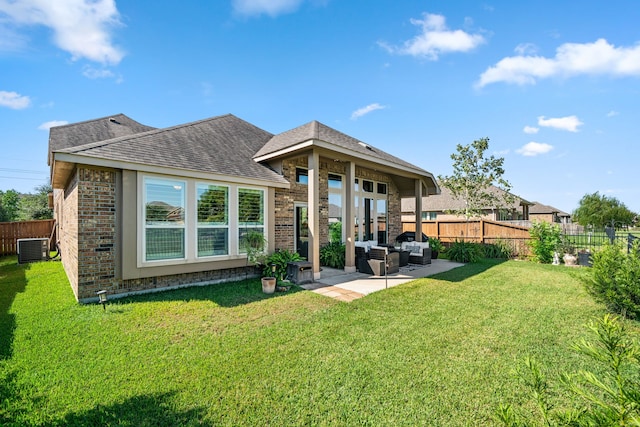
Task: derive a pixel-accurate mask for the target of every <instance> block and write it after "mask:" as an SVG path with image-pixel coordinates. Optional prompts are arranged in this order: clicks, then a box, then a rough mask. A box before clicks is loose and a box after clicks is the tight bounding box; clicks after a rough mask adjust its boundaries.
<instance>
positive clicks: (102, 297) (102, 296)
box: [96, 289, 107, 310]
mask: <svg viewBox="0 0 640 427" xmlns="http://www.w3.org/2000/svg"><path fill="white" fill-rule="evenodd" d="M96 294H97V295H98V302H99V303H100V304H102V309H103V310H106V309H107V307H106V304H107V291H105V290H104V289H103V290H101V291H96Z"/></svg>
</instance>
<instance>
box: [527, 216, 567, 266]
mask: <svg viewBox="0 0 640 427" xmlns="http://www.w3.org/2000/svg"><path fill="white" fill-rule="evenodd" d="M529 235H530V236H531V240H529V247H530V248H531V252H533V260H534V261H537V262H539V263H542V264H550V263H551V262H552V261H553V253H554V252H555V251H556V249H557V248H558V246H559V245H560V227H559V226H558V225H557V224H550V223H548V222H544V221H539V222H534V223H533V225H532V226H531V228H530V229H529Z"/></svg>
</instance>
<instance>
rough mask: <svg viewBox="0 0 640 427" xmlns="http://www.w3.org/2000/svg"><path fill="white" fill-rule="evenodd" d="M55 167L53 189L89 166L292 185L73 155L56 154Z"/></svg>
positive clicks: (282, 184) (62, 185)
mask: <svg viewBox="0 0 640 427" xmlns="http://www.w3.org/2000/svg"><path fill="white" fill-rule="evenodd" d="M52 158H53V160H52V163H53V166H52V167H51V185H52V187H53V188H64V187H65V186H66V185H67V183H68V182H69V178H70V177H71V175H72V173H73V171H74V170H75V168H76V165H87V166H93V167H102V168H109V169H126V170H134V171H138V172H146V173H155V174H162V175H173V176H179V177H185V178H195V179H202V180H207V181H220V182H229V183H235V184H244V185H259V186H265V187H275V188H290V184H289V183H288V182H285V180H283V181H281V182H276V181H270V180H264V179H259V178H250V177H245V176H233V175H222V174H217V173H213V172H206V171H197V170H190V169H180V168H172V167H169V166H155V165H149V164H143V163H133V162H123V161H118V160H108V159H102V158H98V157H91V156H83V155H79V154H72V153H62V152H54V153H53V156H52Z"/></svg>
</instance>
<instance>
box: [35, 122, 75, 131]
mask: <svg viewBox="0 0 640 427" xmlns="http://www.w3.org/2000/svg"><path fill="white" fill-rule="evenodd" d="M66 124H69V122H68V121H66V120H51V121H50V122H44V123H43V124H41V125H40V126H38V129H40V130H49V129H51V128H53V127H56V126H64V125H66Z"/></svg>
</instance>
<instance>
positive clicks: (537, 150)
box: [516, 141, 553, 157]
mask: <svg viewBox="0 0 640 427" xmlns="http://www.w3.org/2000/svg"><path fill="white" fill-rule="evenodd" d="M551 150H553V146H552V145H549V144H545V143H544V142H533V141H531V142H529V143H527V144H525V145H523V146H522V147H520V148H519V149H517V150H516V152H517V153H518V154H522V155H523V156H526V157H534V156H537V155H538V154H546V153H548V152H549V151H551Z"/></svg>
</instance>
